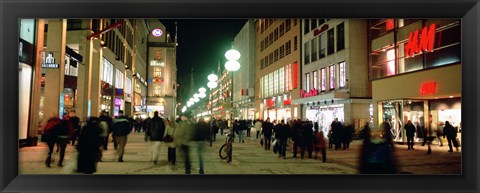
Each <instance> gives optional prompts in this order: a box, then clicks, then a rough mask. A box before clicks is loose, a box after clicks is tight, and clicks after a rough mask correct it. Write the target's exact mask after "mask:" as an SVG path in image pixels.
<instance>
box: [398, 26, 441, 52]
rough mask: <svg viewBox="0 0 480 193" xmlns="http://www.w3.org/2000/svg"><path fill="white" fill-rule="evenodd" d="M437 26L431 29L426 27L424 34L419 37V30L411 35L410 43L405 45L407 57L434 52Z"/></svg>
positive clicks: (423, 30)
mask: <svg viewBox="0 0 480 193" xmlns="http://www.w3.org/2000/svg"><path fill="white" fill-rule="evenodd" d="M435 30H436V26H435V24H432V25H430V27H424V28H423V29H422V34H421V36H420V37H419V36H418V33H419V30H415V31H414V32H411V33H410V37H409V38H408V43H406V44H405V56H406V57H407V58H408V57H412V56H413V55H414V54H421V53H423V52H432V51H433V43H434V41H435Z"/></svg>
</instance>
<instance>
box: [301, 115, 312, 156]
mask: <svg viewBox="0 0 480 193" xmlns="http://www.w3.org/2000/svg"><path fill="white" fill-rule="evenodd" d="M302 127H303V128H302V130H303V135H302V142H303V144H302V151H301V152H300V156H301V158H302V159H303V158H304V155H305V150H307V151H308V159H312V152H313V123H312V122H311V121H306V122H305V123H303V124H302Z"/></svg>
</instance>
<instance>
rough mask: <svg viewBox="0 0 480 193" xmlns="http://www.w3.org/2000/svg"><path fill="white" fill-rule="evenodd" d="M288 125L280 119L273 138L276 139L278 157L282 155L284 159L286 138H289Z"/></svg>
mask: <svg viewBox="0 0 480 193" xmlns="http://www.w3.org/2000/svg"><path fill="white" fill-rule="evenodd" d="M290 136H291V132H290V126H289V125H288V124H285V121H284V120H283V119H282V120H281V121H280V124H278V127H277V130H276V132H275V138H276V139H277V140H278V143H279V144H278V147H279V149H278V157H283V159H286V153H287V140H288V138H290Z"/></svg>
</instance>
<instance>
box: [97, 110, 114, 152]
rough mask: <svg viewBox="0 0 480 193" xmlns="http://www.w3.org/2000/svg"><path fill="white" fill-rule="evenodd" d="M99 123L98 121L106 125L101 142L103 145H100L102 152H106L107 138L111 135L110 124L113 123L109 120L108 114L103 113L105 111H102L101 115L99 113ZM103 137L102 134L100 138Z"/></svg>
mask: <svg viewBox="0 0 480 193" xmlns="http://www.w3.org/2000/svg"><path fill="white" fill-rule="evenodd" d="M99 121H100V122H104V123H106V125H107V134H106V135H105V138H104V142H103V144H102V146H103V150H107V149H108V148H107V147H108V138H109V137H108V136H109V135H110V133H111V131H112V130H111V127H112V122H113V121H112V118H110V116H108V112H107V111H105V110H104V111H102V113H101V115H100V117H99ZM103 135H104V134H102V136H103Z"/></svg>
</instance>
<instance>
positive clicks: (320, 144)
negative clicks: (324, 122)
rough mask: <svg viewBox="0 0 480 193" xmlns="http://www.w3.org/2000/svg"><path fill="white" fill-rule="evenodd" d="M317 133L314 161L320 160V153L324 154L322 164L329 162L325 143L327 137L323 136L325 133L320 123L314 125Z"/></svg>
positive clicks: (315, 134)
mask: <svg viewBox="0 0 480 193" xmlns="http://www.w3.org/2000/svg"><path fill="white" fill-rule="evenodd" d="M314 128H315V132H314V134H313V135H314V137H315V140H314V142H315V143H314V150H315V154H314V156H313V158H314V159H318V152H321V154H322V162H326V161H327V143H326V142H325V137H324V135H323V131H322V130H320V129H319V126H318V122H315V124H314Z"/></svg>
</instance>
